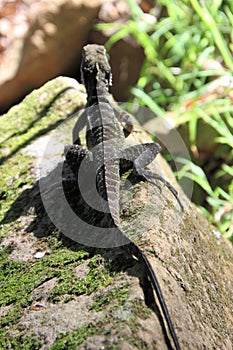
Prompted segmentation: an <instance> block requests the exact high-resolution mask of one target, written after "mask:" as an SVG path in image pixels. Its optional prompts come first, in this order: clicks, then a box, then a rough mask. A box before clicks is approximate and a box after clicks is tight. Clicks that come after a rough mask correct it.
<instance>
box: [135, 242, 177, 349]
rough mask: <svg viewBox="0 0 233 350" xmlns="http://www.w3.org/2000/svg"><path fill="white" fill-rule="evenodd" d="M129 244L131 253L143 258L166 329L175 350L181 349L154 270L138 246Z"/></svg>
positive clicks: (140, 258)
mask: <svg viewBox="0 0 233 350" xmlns="http://www.w3.org/2000/svg"><path fill="white" fill-rule="evenodd" d="M131 244H132V245H133V247H132V248H133V249H132V251H133V254H134V255H135V256H136V257H137V258H138V259H139V260H143V262H144V264H145V266H146V272H147V274H148V277H149V278H150V280H151V283H152V285H153V287H154V290H155V292H156V295H157V298H158V300H159V303H160V306H161V309H162V311H163V315H164V317H165V319H166V322H167V326H168V329H169V331H170V334H171V337H172V339H173V342H174V344H175V349H176V350H181V349H180V344H179V341H178V338H177V335H176V332H175V329H174V327H173V324H172V321H171V318H170V315H169V312H168V309H167V305H166V303H165V300H164V297H163V293H162V290H161V288H160V285H159V282H158V279H157V277H156V276H155V273H154V270H153V268H152V266H151V264H150V262H149V260H148V259H147V257H146V255H145V254H144V253H143V252H142V251H141V250H140V248H138V247H137V246H136V245H135V244H134V243H131Z"/></svg>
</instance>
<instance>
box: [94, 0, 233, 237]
mask: <svg viewBox="0 0 233 350" xmlns="http://www.w3.org/2000/svg"><path fill="white" fill-rule="evenodd" d="M127 2H128V5H129V8H130V13H131V16H130V18H129V19H128V20H127V21H126V22H125V23H111V24H106V23H102V24H98V25H97V28H98V29H107V28H112V27H114V28H115V29H116V32H115V34H114V35H112V36H111V37H110V38H109V40H108V41H107V43H106V48H107V49H108V50H109V49H110V48H111V47H112V46H113V45H114V44H115V43H116V42H117V41H119V40H120V39H123V38H124V37H125V36H126V35H130V36H132V37H133V38H134V39H135V40H136V41H137V42H138V43H139V44H140V45H141V46H142V47H143V49H144V53H145V61H144V64H143V66H142V69H141V74H140V77H139V78H138V81H137V84H136V85H135V86H134V87H133V88H132V90H131V93H132V103H133V106H134V108H135V106H136V105H137V106H138V108H140V107H141V106H143V107H147V108H149V109H150V110H151V111H152V112H153V113H154V114H155V115H156V116H159V117H160V118H164V119H165V120H166V119H167V120H169V119H172V123H173V125H174V126H175V127H176V128H177V130H178V131H179V132H180V133H181V136H182V137H183V138H184V140H185V142H186V146H187V147H188V149H189V152H190V155H191V161H188V160H185V159H180V157H179V155H177V156H178V160H179V162H180V163H181V164H182V165H183V168H182V169H181V171H180V173H179V178H181V177H187V178H189V179H192V181H193V182H194V192H193V193H194V195H193V198H192V199H193V201H194V202H195V203H196V204H197V205H199V206H200V208H201V210H202V211H203V213H204V214H205V215H206V216H207V217H208V219H209V221H210V222H211V223H213V224H215V225H216V227H217V229H218V230H219V231H220V232H221V233H222V234H223V235H225V236H227V237H228V238H229V239H231V240H232V241H233V199H232V198H233V180H232V175H233V151H232V149H233V136H232V130H233V118H232V112H233V107H232V99H233V93H232V86H233V77H232V72H233V56H232V50H233V33H232V25H233V3H232V1H231V0H225V1H222V0H215V1H212V0H211V1H210V0H206V1H202V2H200V1H198V0H174V1H170V0H160V1H156V2H155V5H154V7H152V8H151V10H150V12H149V13H147V14H145V13H143V11H142V10H141V8H140V7H139V5H138V4H137V3H136V1H135V0H128V1H127ZM149 131H150V132H151V134H152V135H153V136H154V134H156V130H155V129H153V128H152V129H151V130H149ZM207 145H208V147H206V146H207ZM178 160H177V161H178ZM210 164H211V166H210Z"/></svg>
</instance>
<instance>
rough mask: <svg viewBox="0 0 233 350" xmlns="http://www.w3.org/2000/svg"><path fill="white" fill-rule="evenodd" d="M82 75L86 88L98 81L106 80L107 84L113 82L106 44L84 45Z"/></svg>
mask: <svg viewBox="0 0 233 350" xmlns="http://www.w3.org/2000/svg"><path fill="white" fill-rule="evenodd" d="M81 77H82V82H83V84H84V85H85V87H86V88H88V86H90V85H92V86H93V85H94V86H96V85H97V82H104V84H106V85H107V86H110V85H111V84H112V74H111V67H110V65H109V63H108V59H107V55H106V50H105V47H104V46H102V45H95V44H93V45H86V46H84V48H83V52H82V63H81Z"/></svg>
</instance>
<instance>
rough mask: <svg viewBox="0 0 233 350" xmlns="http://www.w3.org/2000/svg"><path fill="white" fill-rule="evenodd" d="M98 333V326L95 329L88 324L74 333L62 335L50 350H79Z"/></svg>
mask: <svg viewBox="0 0 233 350" xmlns="http://www.w3.org/2000/svg"><path fill="white" fill-rule="evenodd" d="M99 331H100V329H99ZM96 333H97V328H96V326H95V327H93V326H91V325H88V324H86V325H84V326H82V327H80V328H79V329H77V330H75V331H73V332H70V333H67V334H60V335H59V336H58V337H57V339H56V341H55V343H54V344H53V345H52V346H51V347H50V348H49V350H66V349H69V350H77V349H78V346H80V345H81V344H82V343H83V342H84V341H85V340H86V339H87V338H88V337H90V336H91V335H94V334H96Z"/></svg>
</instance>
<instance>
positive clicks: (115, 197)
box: [65, 45, 183, 350]
mask: <svg viewBox="0 0 233 350" xmlns="http://www.w3.org/2000/svg"><path fill="white" fill-rule="evenodd" d="M81 75H82V81H83V83H84V85H85V87H86V92H87V104H86V109H85V112H84V113H83V114H82V115H81V116H80V118H79V119H78V122H77V124H76V127H75V128H74V133H73V142H74V144H73V145H68V146H66V147H65V156H66V162H67V164H68V165H69V166H70V168H71V169H72V171H73V173H74V174H75V176H76V177H78V178H79V181H80V182H83V183H85V181H87V179H86V178H85V177H86V175H87V174H88V171H90V172H91V171H92V172H93V174H94V178H92V182H94V185H93V187H92V190H93V196H95V195H96V194H97V196H98V197H99V198H98V201H97V204H96V202H95V204H93V205H94V206H95V210H96V211H100V212H104V213H107V221H108V225H107V227H108V228H115V231H114V232H115V233H114V234H115V235H116V236H117V239H115V240H114V242H112V247H114V246H117V245H118V246H120V245H127V248H128V251H129V252H130V254H132V255H133V256H135V257H136V258H137V259H138V260H139V261H142V262H143V264H144V267H145V270H146V273H147V275H148V277H149V279H150V281H151V283H152V285H153V287H154V290H155V292H156V295H157V297H158V300H159V303H160V305H161V309H162V311H163V314H164V317H165V319H166V322H167V325H168V328H169V331H170V334H171V337H172V339H173V341H174V344H175V348H176V350H180V345H179V342H178V339H177V335H176V333H175V330H174V327H173V324H172V321H171V318H170V315H169V312H168V309H167V306H166V304H165V301H164V297H163V294H162V291H161V288H160V286H159V283H158V280H157V278H156V276H155V273H154V271H153V268H152V266H151V264H150V262H149V260H148V259H147V257H146V255H145V254H144V253H143V252H142V251H141V250H140V248H139V247H138V246H137V245H136V244H135V243H133V242H132V241H131V240H130V239H129V238H127V235H126V233H125V232H124V231H123V229H122V226H121V223H120V215H119V190H120V175H121V173H123V172H125V171H128V170H129V169H132V171H133V172H134V174H135V175H136V176H137V177H138V178H139V179H140V180H143V181H148V182H152V183H154V184H155V182H154V181H155V180H159V181H161V182H162V183H164V184H165V185H166V186H167V188H168V189H169V190H170V191H171V192H172V193H173V195H174V196H175V198H176V200H177V201H178V203H179V205H180V207H181V209H182V210H183V206H182V204H181V202H180V200H179V198H178V195H177V192H176V190H175V189H174V188H173V186H172V185H171V184H170V183H169V182H168V181H166V180H165V179H164V178H162V177H161V176H159V175H157V174H155V173H153V172H151V171H150V170H148V169H147V168H146V166H147V165H148V164H149V163H151V162H152V160H153V159H154V158H155V157H156V155H157V154H158V153H159V152H160V150H161V147H160V145H159V144H158V143H147V144H140V145H136V146H132V147H129V148H125V137H127V136H128V134H129V133H130V132H131V131H132V128H133V122H132V119H131V118H130V116H129V115H128V114H127V113H125V112H123V110H121V109H120V108H119V107H118V106H116V105H115V104H113V103H112V102H111V100H110V94H109V85H111V68H110V65H109V63H108V60H107V56H106V51H105V48H104V46H100V45H87V46H85V47H84V49H83V57H82V65H81ZM84 127H86V145H87V149H86V148H84V147H83V146H81V142H80V138H79V134H80V131H81V130H82V129H83V128H84ZM82 164H84V166H83V167H82ZM87 168H88V169H89V170H87ZM80 173H83V177H82V176H81V175H80ZM86 186H91V185H90V184H87V183H86ZM81 187H82V186H81ZM95 189H96V191H97V192H96V193H95ZM95 197H96V196H95ZM93 203H94V202H93ZM89 204H90V206H91V205H92V203H89ZM103 234H104V235H105V236H106V241H108V244H109V239H108V238H109V237H111V239H112V237H113V236H111V235H110V236H109V237H108V233H106V231H105V233H103ZM114 238H115V236H114ZM110 244H111V243H110Z"/></svg>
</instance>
